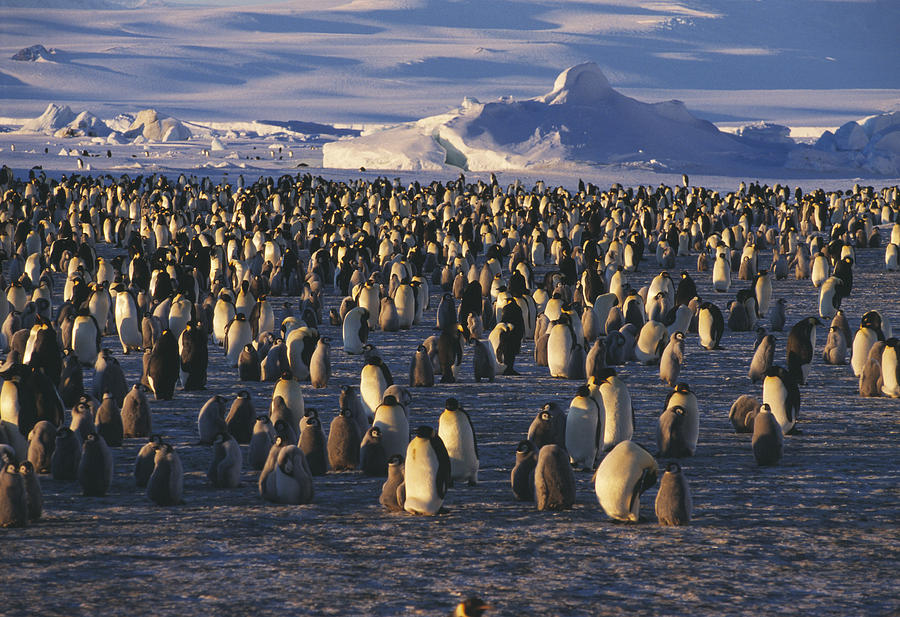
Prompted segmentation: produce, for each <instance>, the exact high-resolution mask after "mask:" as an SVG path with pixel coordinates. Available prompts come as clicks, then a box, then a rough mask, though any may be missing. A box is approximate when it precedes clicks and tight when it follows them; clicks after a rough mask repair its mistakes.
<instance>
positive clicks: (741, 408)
mask: <svg viewBox="0 0 900 617" xmlns="http://www.w3.org/2000/svg"><path fill="white" fill-rule="evenodd" d="M758 412H759V401H758V400H757V399H756V397H753V396H750V395H749V394H742V395H740V396H739V397H737V400H735V401H734V403H732V405H731V409H730V410H729V411H728V420H729V421H730V422H731V426H733V427H734V432H735V433H752V432H753V420H754V418H756V414H757V413H758Z"/></svg>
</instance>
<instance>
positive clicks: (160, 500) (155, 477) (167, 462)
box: [147, 443, 184, 506]
mask: <svg viewBox="0 0 900 617" xmlns="http://www.w3.org/2000/svg"><path fill="white" fill-rule="evenodd" d="M183 494H184V468H183V467H182V465H181V458H179V456H178V453H177V452H175V450H174V448H172V446H171V445H170V444H167V443H164V444H160V446H159V447H157V448H156V452H155V456H154V459H153V472H152V473H151V474H150V479H149V480H148V481H147V497H148V498H149V499H150V500H151V501H152V502H153V503H155V504H156V505H158V506H176V505H178V504H180V503H182V495H183Z"/></svg>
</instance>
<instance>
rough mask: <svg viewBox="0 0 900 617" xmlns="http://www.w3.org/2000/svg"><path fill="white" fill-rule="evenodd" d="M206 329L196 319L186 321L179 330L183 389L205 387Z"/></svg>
mask: <svg viewBox="0 0 900 617" xmlns="http://www.w3.org/2000/svg"><path fill="white" fill-rule="evenodd" d="M207 338H208V337H207V335H206V329H205V328H204V327H203V325H202V324H200V323H199V322H197V321H188V322H187V323H185V325H184V329H183V330H182V331H181V341H180V345H179V355H180V356H181V372H180V376H181V387H182V388H183V389H185V390H203V389H204V388H206V370H207V367H208V366H209V350H208V348H207Z"/></svg>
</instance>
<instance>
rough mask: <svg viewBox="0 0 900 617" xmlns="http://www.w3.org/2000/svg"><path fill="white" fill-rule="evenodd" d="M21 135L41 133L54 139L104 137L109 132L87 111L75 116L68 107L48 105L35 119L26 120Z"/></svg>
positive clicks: (104, 125) (98, 119)
mask: <svg viewBox="0 0 900 617" xmlns="http://www.w3.org/2000/svg"><path fill="white" fill-rule="evenodd" d="M19 132H21V133H41V134H44V135H53V136H54V137H106V136H107V135H109V133H110V130H109V127H107V126H106V124H104V123H103V120H101V119H100V118H98V117H97V116H95V115H94V114H92V113H91V112H89V111H82V112H81V113H79V114H77V115H76V114H75V112H73V111H72V110H71V109H70V108H69V106H68V105H57V104H55V103H50V104H49V105H47V109H45V110H44V113H42V114H41V115H40V116H38V117H37V118H32V119H30V120H26V121H25V123H24V124H23V125H22V128H21V129H19Z"/></svg>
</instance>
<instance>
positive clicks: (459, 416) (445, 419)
mask: <svg viewBox="0 0 900 617" xmlns="http://www.w3.org/2000/svg"><path fill="white" fill-rule="evenodd" d="M438 436H439V437H440V438H441V440H442V441H443V442H444V447H445V448H446V449H447V455H448V456H449V457H450V479H451V480H452V481H457V480H459V481H466V482H467V483H468V484H469V486H475V485H476V484H477V483H478V441H477V439H476V436H475V427H474V426H472V419H471V417H470V416H469V414H468V412H466V410H465V409H463V408H462V406H461V405H460V404H459V401H457V400H456V399H455V398H448V399H447V400H446V402H445V403H444V411H443V413H441V415H440V418H439V419H438Z"/></svg>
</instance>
